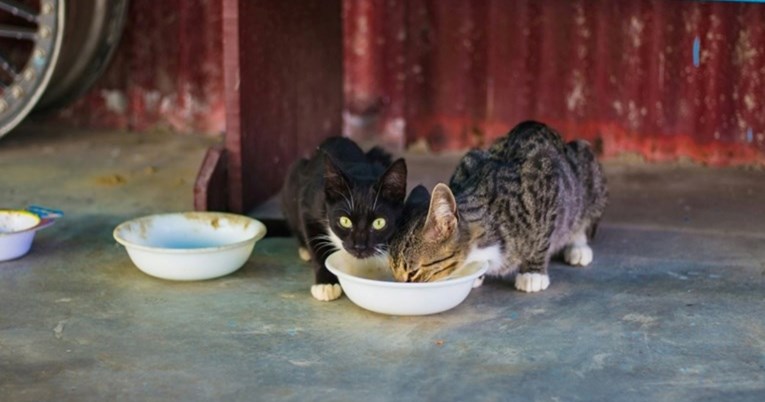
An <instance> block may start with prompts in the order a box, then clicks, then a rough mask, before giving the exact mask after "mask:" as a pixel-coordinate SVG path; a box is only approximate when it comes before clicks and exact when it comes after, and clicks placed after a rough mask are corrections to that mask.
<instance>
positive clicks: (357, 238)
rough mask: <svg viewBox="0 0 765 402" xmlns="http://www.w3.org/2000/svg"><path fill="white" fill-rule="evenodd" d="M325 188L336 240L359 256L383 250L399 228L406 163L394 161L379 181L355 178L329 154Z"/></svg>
mask: <svg viewBox="0 0 765 402" xmlns="http://www.w3.org/2000/svg"><path fill="white" fill-rule="evenodd" d="M326 161H327V162H326V163H325V175H324V189H325V195H326V200H327V219H328V221H329V222H328V226H329V229H330V230H331V234H330V235H332V234H334V239H333V241H334V242H335V243H341V244H337V245H338V246H340V245H342V248H343V249H345V250H346V251H347V252H349V253H350V254H351V255H353V256H354V257H356V258H368V257H372V256H374V255H377V254H381V253H382V252H383V251H385V249H386V247H387V243H388V240H389V239H390V238H391V236H392V235H393V233H394V231H395V229H396V221H397V220H398V218H399V216H400V215H401V212H402V210H403V205H404V197H405V196H406V164H405V163H404V160H403V159H399V160H397V161H396V162H394V163H393V164H392V165H390V167H389V168H388V170H387V171H385V173H383V175H382V176H381V177H380V178H379V180H377V182H374V183H369V182H366V183H365V182H360V181H358V180H357V181H355V182H354V181H351V180H349V179H348V177H347V176H346V175H345V174H344V173H343V172H342V171H341V170H340V169H339V168H337V166H335V164H334V163H332V161H331V160H330V159H329V158H327V159H326Z"/></svg>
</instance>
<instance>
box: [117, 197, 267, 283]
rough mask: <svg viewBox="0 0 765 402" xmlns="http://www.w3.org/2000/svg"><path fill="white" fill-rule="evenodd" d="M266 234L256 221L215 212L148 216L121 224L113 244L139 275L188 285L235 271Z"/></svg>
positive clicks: (263, 226)
mask: <svg viewBox="0 0 765 402" xmlns="http://www.w3.org/2000/svg"><path fill="white" fill-rule="evenodd" d="M265 235H266V227H265V225H263V223H261V222H260V221H258V220H255V219H252V218H250V217H247V216H243V215H236V214H227V213H221V212H185V213H172V214H162V215H151V216H146V217H143V218H138V219H134V220H130V221H127V222H124V223H122V224H120V225H119V226H117V227H116V228H115V229H114V239H115V240H117V241H118V242H119V243H120V244H122V245H123V246H125V249H126V250H127V253H128V255H129V256H130V259H131V260H132V261H133V263H134V264H135V265H136V266H137V267H138V269H140V270H141V271H143V272H145V273H147V274H149V275H151V276H155V277H157V278H162V279H170V280H176V281H193V280H203V279H212V278H217V277H220V276H224V275H228V274H230V273H232V272H234V271H236V270H237V269H239V268H240V267H241V266H242V265H244V263H245V262H247V259H248V258H249V257H250V254H251V253H252V249H253V247H254V246H255V242H257V241H258V240H260V239H261V238H263V236H265Z"/></svg>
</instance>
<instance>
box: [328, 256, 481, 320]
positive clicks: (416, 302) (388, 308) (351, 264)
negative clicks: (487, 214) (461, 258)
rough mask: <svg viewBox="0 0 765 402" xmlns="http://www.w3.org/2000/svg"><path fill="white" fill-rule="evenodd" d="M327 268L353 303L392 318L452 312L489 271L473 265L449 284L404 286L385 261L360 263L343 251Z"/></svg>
mask: <svg viewBox="0 0 765 402" xmlns="http://www.w3.org/2000/svg"><path fill="white" fill-rule="evenodd" d="M325 265H326V266H327V269H328V270H329V271H330V272H332V273H333V274H335V276H337V279H338V280H339V281H340V286H342V288H343V292H345V294H346V295H347V296H348V298H349V299H351V301H352V302H353V303H355V304H356V305H358V306H359V307H362V308H365V309H367V310H370V311H374V312H377V313H382V314H390V315H427V314H435V313H440V312H443V311H446V310H449V309H452V308H454V307H456V306H457V305H459V304H460V303H462V301H463V300H465V298H467V296H468V294H470V290H471V289H472V288H473V283H474V282H475V280H476V278H478V277H479V276H481V275H483V274H484V273H485V272H486V269H487V267H488V263H486V262H474V263H470V264H467V265H466V266H464V267H463V268H461V269H460V270H459V272H456V273H455V274H453V276H452V277H450V278H449V279H446V280H442V281H437V282H425V283H404V282H396V281H394V280H393V275H392V274H391V272H390V268H389V267H388V264H387V261H385V260H383V259H377V258H368V259H365V260H358V259H356V258H353V257H352V256H351V255H349V254H348V253H346V252H344V251H342V250H341V251H337V252H335V253H333V254H332V255H330V256H329V257H328V258H327V261H326V262H325Z"/></svg>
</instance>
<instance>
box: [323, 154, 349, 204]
mask: <svg viewBox="0 0 765 402" xmlns="http://www.w3.org/2000/svg"><path fill="white" fill-rule="evenodd" d="M349 191H350V187H349V185H348V178H347V177H345V173H343V171H342V170H340V168H339V167H338V166H337V165H336V164H335V162H334V161H333V160H332V158H331V157H330V156H329V155H324V195H325V197H326V199H327V201H328V202H333V201H338V200H341V199H343V197H344V194H346V193H348V192H349Z"/></svg>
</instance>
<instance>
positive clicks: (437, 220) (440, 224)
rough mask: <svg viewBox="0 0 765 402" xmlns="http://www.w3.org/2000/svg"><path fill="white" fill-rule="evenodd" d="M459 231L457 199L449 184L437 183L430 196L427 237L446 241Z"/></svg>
mask: <svg viewBox="0 0 765 402" xmlns="http://www.w3.org/2000/svg"><path fill="white" fill-rule="evenodd" d="M456 231H457V201H456V200H455V199H454V194H452V190H450V189H449V186H447V185H446V184H443V183H438V184H436V187H435V188H433V195H432V196H431V197H430V208H429V209H428V217H427V219H426V220H425V227H424V233H423V235H424V236H425V239H426V240H428V241H431V242H440V241H444V240H446V239H448V238H450V237H451V236H453V235H454V233H455V232H456Z"/></svg>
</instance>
